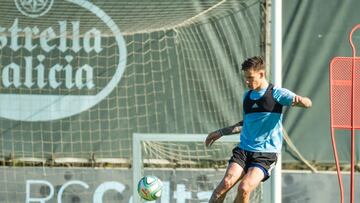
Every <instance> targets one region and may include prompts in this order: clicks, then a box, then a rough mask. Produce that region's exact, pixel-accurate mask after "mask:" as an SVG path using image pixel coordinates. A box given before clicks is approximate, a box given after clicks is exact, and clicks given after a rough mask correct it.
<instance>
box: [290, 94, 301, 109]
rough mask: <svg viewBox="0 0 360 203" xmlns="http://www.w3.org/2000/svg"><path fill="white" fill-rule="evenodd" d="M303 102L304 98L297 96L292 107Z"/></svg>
mask: <svg viewBox="0 0 360 203" xmlns="http://www.w3.org/2000/svg"><path fill="white" fill-rule="evenodd" d="M301 101H302V97H301V96H299V95H295V97H294V98H293V103H292V105H293V106H296V105H297V104H299V103H301Z"/></svg>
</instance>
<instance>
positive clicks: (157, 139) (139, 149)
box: [132, 133, 276, 203]
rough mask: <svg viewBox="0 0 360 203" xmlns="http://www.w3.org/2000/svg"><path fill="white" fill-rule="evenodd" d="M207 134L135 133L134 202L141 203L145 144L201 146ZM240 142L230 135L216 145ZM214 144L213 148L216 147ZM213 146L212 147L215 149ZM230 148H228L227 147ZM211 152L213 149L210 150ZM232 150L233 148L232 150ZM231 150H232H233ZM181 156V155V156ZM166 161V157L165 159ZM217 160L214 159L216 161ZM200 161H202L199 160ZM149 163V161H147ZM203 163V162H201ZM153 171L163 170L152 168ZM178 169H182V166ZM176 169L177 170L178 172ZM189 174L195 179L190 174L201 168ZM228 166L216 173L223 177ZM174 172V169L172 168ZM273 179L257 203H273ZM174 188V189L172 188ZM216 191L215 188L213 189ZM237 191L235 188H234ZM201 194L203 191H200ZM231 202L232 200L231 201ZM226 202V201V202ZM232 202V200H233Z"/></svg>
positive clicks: (262, 191) (263, 190)
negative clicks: (164, 143)
mask: <svg viewBox="0 0 360 203" xmlns="http://www.w3.org/2000/svg"><path fill="white" fill-rule="evenodd" d="M206 136H207V135H206V134H171V133H134V134H133V141H132V145H133V146H132V149H133V150H132V155H133V159H132V169H133V202H134V203H137V202H140V199H139V198H140V197H139V195H138V194H137V184H138V181H139V180H140V179H141V177H142V176H143V175H144V168H145V167H144V160H145V157H144V154H143V151H144V148H146V145H144V144H143V143H147V142H154V143H161V142H173V143H175V144H177V145H181V144H183V143H191V142H193V143H198V144H199V145H200V144H202V145H204V140H205V138H206ZM238 142H239V135H230V136H224V137H222V138H220V139H218V140H217V141H216V142H215V143H214V144H217V145H219V146H221V145H224V144H229V143H232V144H234V146H235V145H236V144H237V143H238ZM214 144H213V146H214ZM213 146H212V147H213ZM225 147H227V148H228V146H225ZM208 149H209V150H211V147H210V148H208ZM231 149H232V148H231ZM231 149H230V150H231ZM197 150H199V152H196V153H195V154H199V155H198V156H199V157H203V155H201V154H200V153H201V151H204V150H203V149H197ZM230 155H231V154H227V155H225V156H224V157H223V159H224V160H228V159H229V157H230ZM179 156H181V155H179ZM210 156H211V155H210ZM164 159H166V157H164ZM215 159H216V158H215V157H214V160H215ZM199 160H200V159H199ZM147 162H149V161H147ZM199 162H201V161H199ZM151 169H152V170H159V169H160V170H161V168H154V167H152V168H151ZM177 169H181V166H180V167H179V168H177ZM177 169H175V170H177ZM188 169H189V170H187V172H188V173H189V175H188V178H189V179H195V178H194V177H193V176H191V174H190V173H192V171H196V170H197V171H199V167H198V166H197V167H196V168H193V170H191V168H188ZM208 169H209V168H201V170H202V171H206V172H207V173H210V170H208ZM225 169H226V166H223V167H222V168H216V169H215V170H214V171H217V172H218V173H219V174H221V175H223V174H224V173H225ZM172 170H174V168H172ZM221 178H222V176H219V177H217V179H216V180H212V181H215V182H216V184H217V183H219V182H220V181H221ZM273 181H274V179H273V178H270V179H269V180H268V181H266V182H264V183H262V184H261V186H259V188H260V189H259V190H256V191H255V193H257V194H256V195H257V197H256V202H259V203H271V201H272V199H273V196H274V193H275V192H276V189H272V188H271V187H272V185H273ZM172 188H174V187H172ZM212 189H214V188H212ZM233 190H235V188H233ZM200 192H201V191H200ZM229 200H230V199H229ZM225 202H226V201H225ZM231 202H232V200H231ZM161 203H167V202H161Z"/></svg>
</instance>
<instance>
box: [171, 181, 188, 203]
mask: <svg viewBox="0 0 360 203" xmlns="http://www.w3.org/2000/svg"><path fill="white" fill-rule="evenodd" d="M174 199H176V203H185V202H186V200H187V199H191V192H187V191H186V190H185V185H184V184H177V185H176V191H175V192H174Z"/></svg>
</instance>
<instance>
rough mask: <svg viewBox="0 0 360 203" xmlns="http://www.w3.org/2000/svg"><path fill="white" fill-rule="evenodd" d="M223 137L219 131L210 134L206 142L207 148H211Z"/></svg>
mask: <svg viewBox="0 0 360 203" xmlns="http://www.w3.org/2000/svg"><path fill="white" fill-rule="evenodd" d="M221 136H222V135H221V134H220V132H218V131H214V132H211V133H209V134H208V136H207V137H206V140H205V146H207V147H210V146H211V145H212V144H213V143H214V142H215V141H216V140H217V139H219V138H220V137H221Z"/></svg>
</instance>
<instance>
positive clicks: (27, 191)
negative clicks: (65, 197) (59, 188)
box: [25, 180, 54, 203]
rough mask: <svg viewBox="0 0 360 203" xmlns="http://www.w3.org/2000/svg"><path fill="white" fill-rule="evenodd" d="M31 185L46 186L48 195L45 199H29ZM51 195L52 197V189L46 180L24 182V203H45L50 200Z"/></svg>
mask: <svg viewBox="0 0 360 203" xmlns="http://www.w3.org/2000/svg"><path fill="white" fill-rule="evenodd" d="M33 184H38V185H47V186H48V187H49V188H50V194H49V195H48V196H47V197H45V198H31V197H30V194H31V185H33ZM53 195H54V187H53V186H52V185H51V183H49V182H48V181H46V180H27V181H26V200H25V203H29V202H40V203H45V201H47V200H49V199H51V198H52V196H53Z"/></svg>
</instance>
